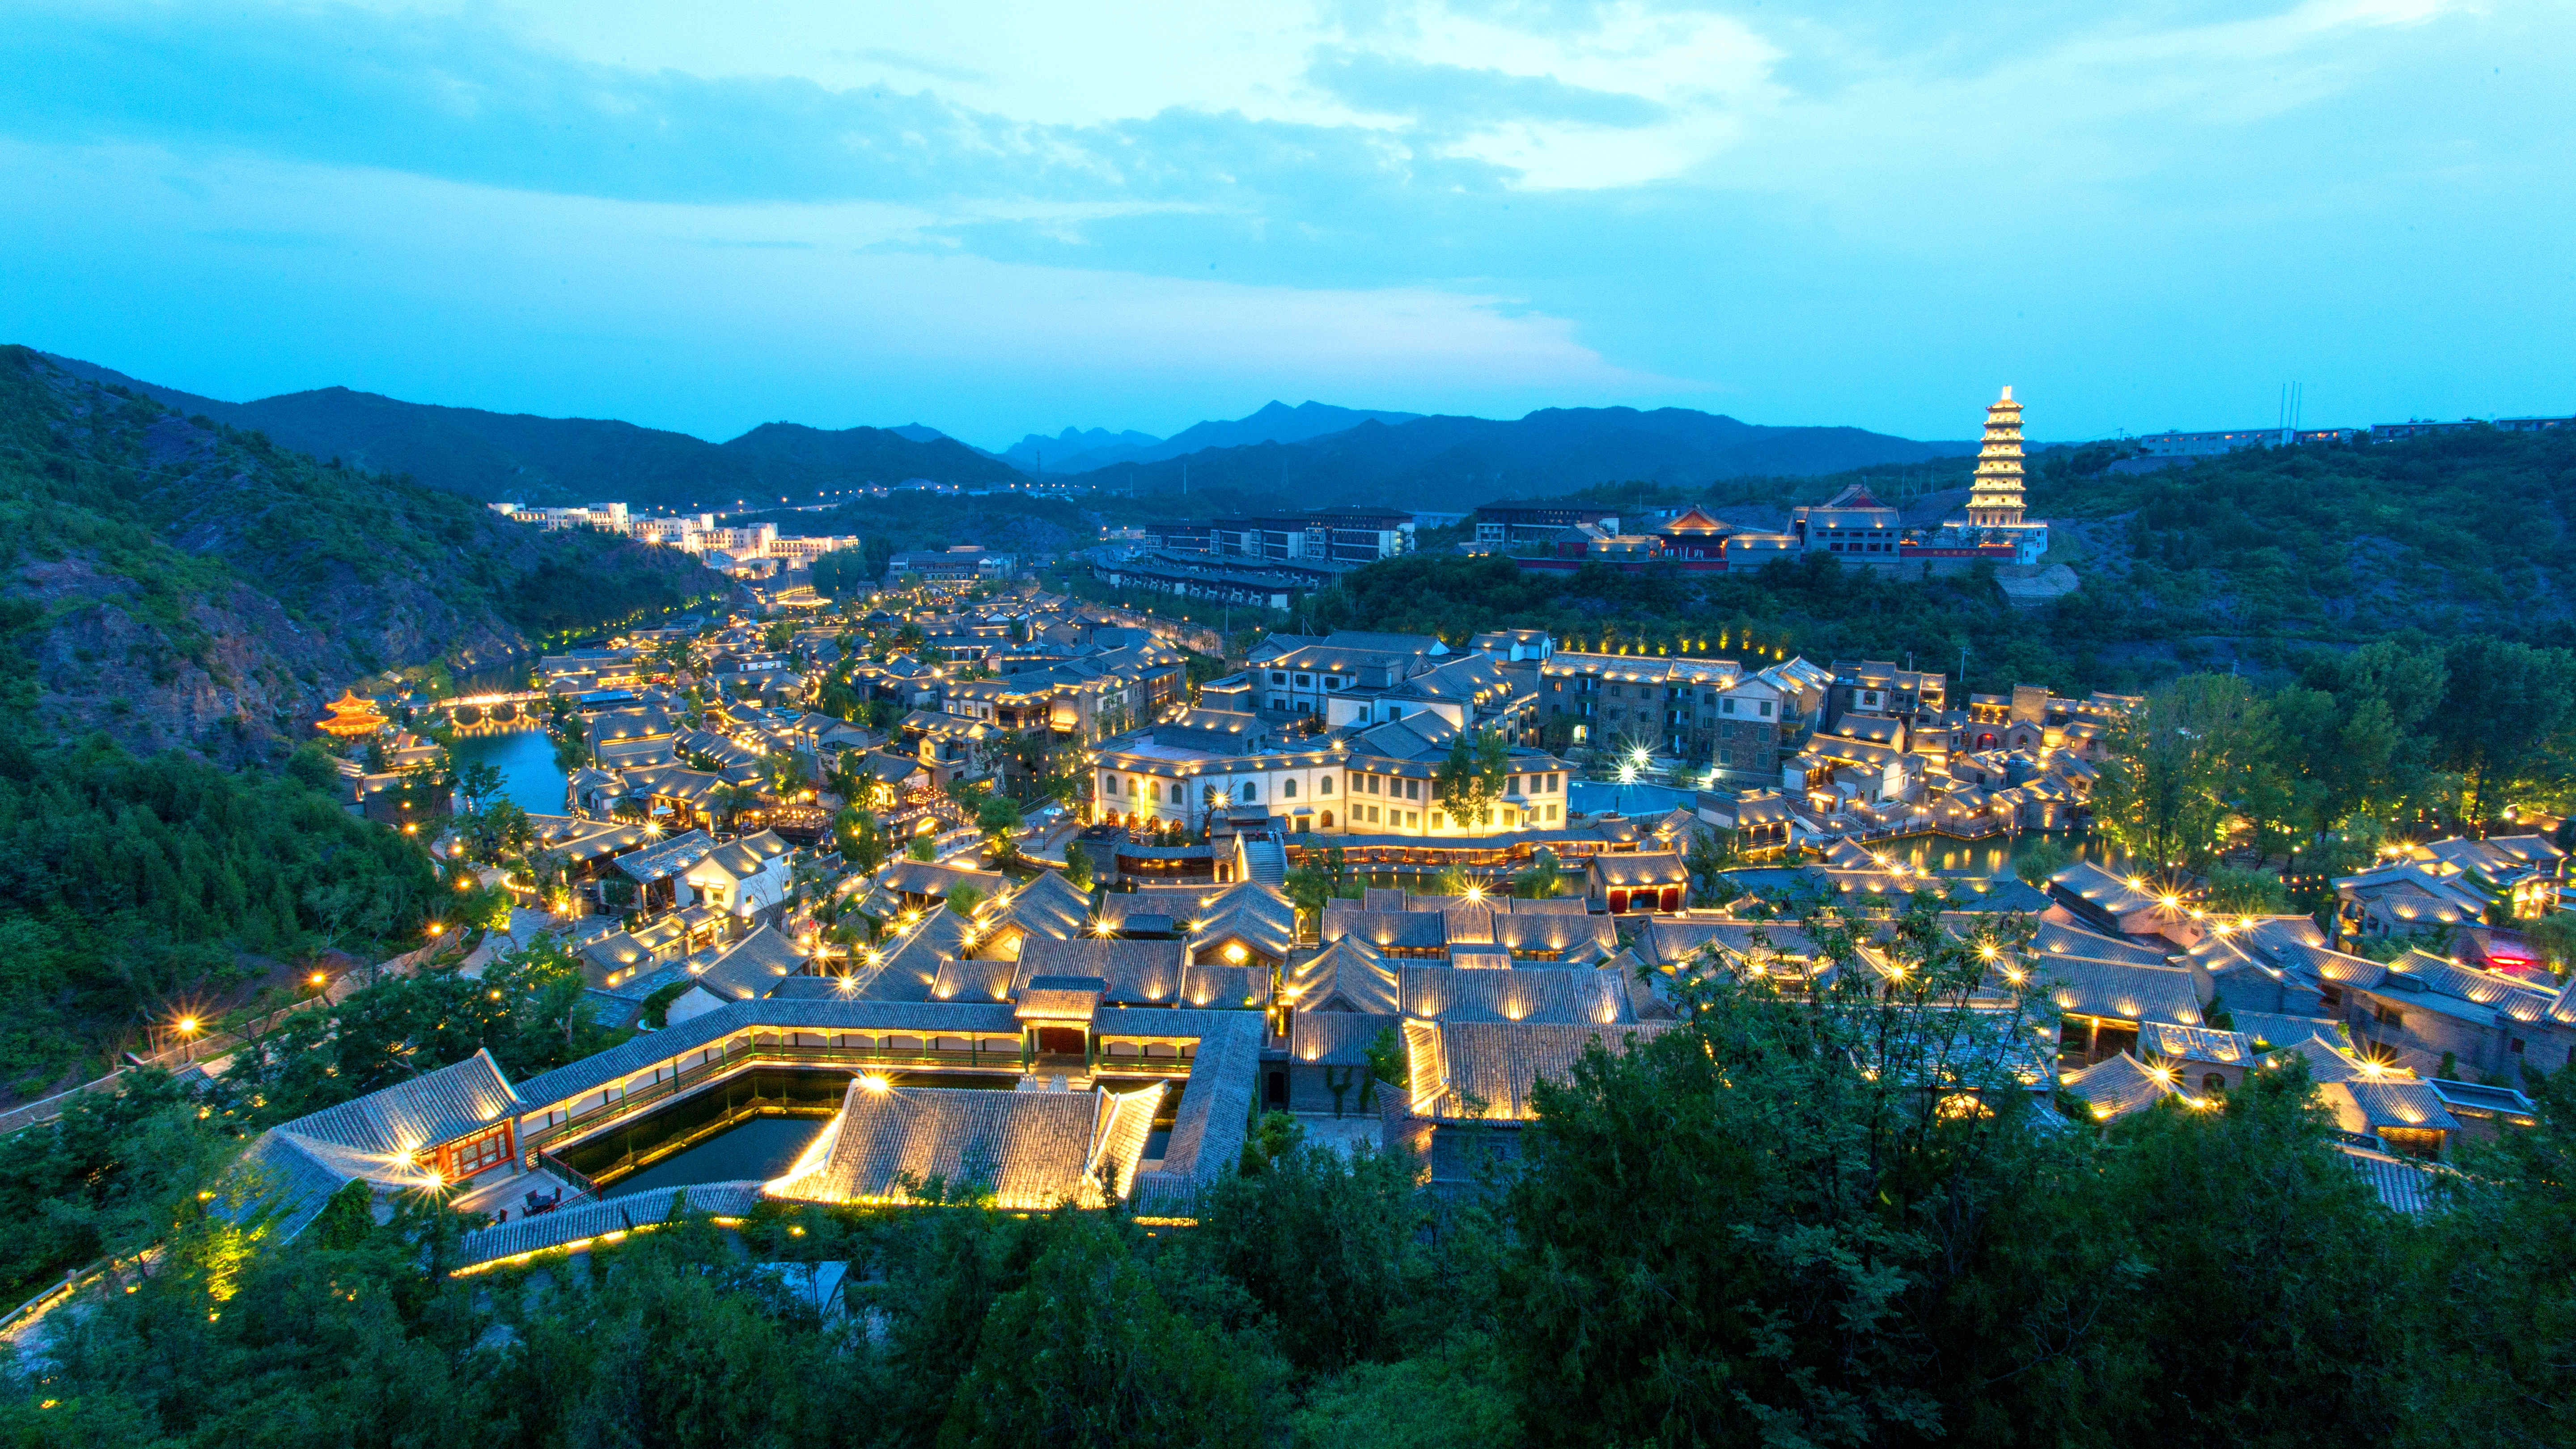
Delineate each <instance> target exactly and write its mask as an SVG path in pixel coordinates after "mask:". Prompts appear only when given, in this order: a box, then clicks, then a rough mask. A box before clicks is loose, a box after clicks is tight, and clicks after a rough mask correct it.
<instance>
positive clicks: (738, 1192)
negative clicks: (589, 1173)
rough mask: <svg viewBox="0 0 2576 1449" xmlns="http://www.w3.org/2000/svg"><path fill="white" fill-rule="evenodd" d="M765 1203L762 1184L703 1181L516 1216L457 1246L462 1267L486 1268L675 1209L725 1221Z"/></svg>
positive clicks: (667, 1216) (664, 1218)
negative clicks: (762, 1197)
mask: <svg viewBox="0 0 2576 1449" xmlns="http://www.w3.org/2000/svg"><path fill="white" fill-rule="evenodd" d="M759 1201H760V1184H759V1183H757V1182H701V1183H692V1184H691V1185H689V1186H688V1187H685V1188H681V1189H677V1190H673V1189H669V1188H654V1189H650V1190H648V1191H644V1192H631V1193H624V1194H620V1195H619V1196H616V1197H610V1198H604V1199H602V1200H600V1201H598V1202H591V1203H582V1204H579V1205H578V1206H573V1207H564V1208H558V1209H556V1210H555V1211H553V1212H550V1213H538V1214H537V1215H535V1216H533V1217H525V1216H522V1217H514V1218H512V1219H511V1220H510V1221H508V1222H506V1223H495V1224H493V1225H492V1226H490V1227H486V1228H476V1229H475V1230H473V1231H472V1232H469V1233H467V1234H465V1235H464V1236H463V1237H462V1238H460V1239H458V1241H457V1245H456V1246H457V1265H458V1266H459V1267H468V1268H470V1267H473V1266H475V1265H477V1264H480V1263H491V1262H497V1261H499V1260H501V1259H503V1258H515V1257H517V1256H519V1255H520V1254H522V1253H538V1252H543V1251H545V1250H546V1249H548V1248H560V1247H562V1246H564V1245H565V1244H567V1243H579V1242H585V1241H587V1240H589V1239H592V1238H597V1237H602V1236H605V1235H606V1234H609V1233H616V1232H627V1231H631V1230H633V1229H635V1228H640V1227H643V1226H645V1225H647V1224H652V1223H664V1222H669V1221H671V1220H672V1218H673V1216H674V1214H673V1212H672V1209H673V1208H674V1207H675V1206H676V1207H678V1208H679V1209H680V1213H679V1214H678V1215H679V1216H686V1215H688V1214H690V1213H706V1214H709V1215H711V1216H714V1217H720V1218H738V1217H741V1216H743V1215H745V1214H747V1213H749V1212H750V1211H751V1210H752V1208H753V1207H754V1206H755V1205H756V1204H758V1203H759Z"/></svg>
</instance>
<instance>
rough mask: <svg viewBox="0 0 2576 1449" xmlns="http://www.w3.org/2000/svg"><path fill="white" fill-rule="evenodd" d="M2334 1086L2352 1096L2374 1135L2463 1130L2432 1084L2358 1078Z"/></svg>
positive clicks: (2407, 1079) (2389, 1078)
mask: <svg viewBox="0 0 2576 1449" xmlns="http://www.w3.org/2000/svg"><path fill="white" fill-rule="evenodd" d="M2335 1085H2336V1086H2337V1087H2339V1088H2341V1089H2342V1090H2343V1091H2346V1092H2349V1093H2351V1094H2352V1100H2353V1103H2354V1105H2355V1106H2357V1107H2359V1108H2360V1109H2361V1115H2362V1119H2363V1120H2364V1121H2366V1122H2368V1123H2369V1124H2370V1126H2371V1129H2372V1130H2373V1131H2376V1130H2378V1129H2379V1128H2382V1127H2421V1128H2427V1129H2437V1130H2440V1131H2444V1132H2457V1131H2459V1130H2460V1119H2459V1118H2457V1117H2454V1116H2452V1115H2451V1109H2450V1108H2449V1107H2447V1106H2445V1105H2444V1104H2443V1102H2442V1096H2441V1094H2440V1093H2439V1092H2436V1091H2434V1090H2433V1087H2432V1084H2431V1083H2429V1082H2420V1081H2416V1080H2413V1079H2411V1078H2404V1077H2382V1078H2379V1079H2377V1080H2372V1079H2370V1078H2368V1077H2355V1078H2353V1079H2351V1080H2349V1081H2344V1082H2338V1083H2336V1084H2335Z"/></svg>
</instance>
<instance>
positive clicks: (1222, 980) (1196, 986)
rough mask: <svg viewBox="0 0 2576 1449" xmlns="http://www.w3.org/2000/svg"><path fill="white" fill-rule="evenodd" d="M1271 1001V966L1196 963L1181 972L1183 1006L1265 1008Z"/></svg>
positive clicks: (1219, 1008) (1181, 1001) (1213, 1008)
mask: <svg viewBox="0 0 2576 1449" xmlns="http://www.w3.org/2000/svg"><path fill="white" fill-rule="evenodd" d="M1269 1002H1270V970H1269V968H1268V967H1265V966H1223V965H1218V966H1210V965H1202V964H1196V963H1194V964H1192V965H1191V966H1189V967H1188V968H1187V969H1185V970H1183V971H1182V972H1181V1000H1180V1004H1181V1005H1184V1006H1195V1007H1203V1008H1206V1009H1209V1010H1225V1009H1228V1008H1233V1009H1241V1008H1245V1007H1261V1006H1266V1005H1268V1004H1269Z"/></svg>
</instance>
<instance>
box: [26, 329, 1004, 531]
mask: <svg viewBox="0 0 2576 1449" xmlns="http://www.w3.org/2000/svg"><path fill="white" fill-rule="evenodd" d="M49 360H50V361H52V362H54V363H55V364H56V365H57V366H59V367H61V368H62V369H63V370H65V371H67V372H70V373H72V374H74V375H76V376H80V377H83V378H86V379H89V380H91V381H94V382H102V383H107V384H111V385H115V386H121V387H125V388H127V389H128V390H130V391H133V392H138V393H142V394H144V395H146V396H149V397H152V398H154V399H157V400H158V401H160V402H163V403H165V404H167V405H169V406H170V407H172V408H174V409H176V410H178V411H179V412H181V413H185V414H188V415H191V416H202V417H208V418H212V419H214V420H215V421H217V422H220V423H227V424H230V425H232V426H233V427H236V428H243V429H254V430H257V431H259V432H262V433H265V434H266V435H267V436H269V437H271V438H273V439H275V440H276V441H278V442H279V443H282V444H284V445H286V446H287V447H290V448H295V449H298V450H300V451H303V452H307V453H311V454H312V455H313V456H315V457H317V458H330V459H336V460H339V461H341V462H345V463H348V464H349V465H351V466H352V467H358V468H367V469H372V470H374V471H377V472H383V473H402V474H408V475H410V476H411V477H412V478H414V479H417V480H418V481H420V482H422V483H425V484H428V485H429V486H431V487H433V488H438V489H443V490H445V491H447V492H450V493H461V494H463V495H465V496H466V497H468V498H476V499H481V500H483V501H485V502H492V503H499V502H513V503H540V504H544V503H550V504H577V503H591V502H596V501H599V500H602V499H615V500H621V501H624V502H627V503H632V504H634V505H636V506H638V507H654V508H722V507H727V506H730V505H732V504H734V503H736V502H737V501H738V500H740V501H749V502H757V501H759V499H760V498H761V496H762V495H763V494H767V495H768V496H770V497H773V498H774V497H776V496H778V495H779V494H781V493H790V492H792V493H799V494H805V493H811V492H812V491H814V490H815V489H818V488H846V487H853V486H857V485H860V484H866V483H896V482H901V481H902V480H904V479H906V478H932V479H936V480H938V481H940V482H943V483H990V482H1004V481H1008V480H1011V479H1016V478H1018V477H1019V476H1020V475H1019V470H1017V469H1015V468H1013V467H1012V466H1011V465H1009V464H1008V463H1004V462H1000V461H998V460H996V459H993V458H989V457H986V456H985V455H983V454H981V453H978V452H976V451H975V450H974V449H972V448H969V447H967V446H966V445H965V444H963V443H959V442H957V441H955V440H954V439H951V438H945V437H932V438H927V439H918V440H916V439H914V438H910V437H906V436H905V435H904V434H903V433H901V432H899V431H896V430H894V429H891V428H845V429H842V430H839V431H836V432H833V431H825V430H823V429H819V428H808V427H801V426H798V425H796V424H793V423H771V424H767V425H764V426H762V427H758V428H754V429H753V430H751V431H750V432H748V433H745V434H743V435H742V436H741V437H739V438H735V439H733V440H732V441H730V442H727V443H722V444H718V443H710V442H708V441H706V440H705V439H703V438H695V437H691V436H689V435H688V434H686V433H673V432H665V431H663V430H662V429H659V428H644V427H638V426H636V425H635V424H633V423H624V422H617V421H615V420H613V419H602V418H541V417H535V416H531V415H529V414H526V413H495V412H486V411H484V410H482V409H480V408H451V407H439V406H436V405H433V404H429V403H413V402H404V401H402V400H401V399H399V398H390V397H384V396H382V395H380V394H377V393H370V392H357V391H353V390H352V389H349V388H345V387H326V388H316V389H314V390H312V391H310V392H296V393H286V394H282V395H280V396H277V397H269V398H261V399H258V400H257V401H255V402H246V403H231V402H218V401H217V400H215V399H213V398H208V397H199V396H197V395H196V394H194V393H186V392H181V391H179V390H178V389H176V388H167V387H161V386H159V385H157V384H154V383H149V382H143V381H139V380H137V379H134V378H130V377H127V376H125V375H124V374H122V373H118V372H111V371H109V370H108V369H106V368H102V367H99V366H97V365H96V364H94V363H87V362H80V361H76V360H74V359H71V358H52V359H49Z"/></svg>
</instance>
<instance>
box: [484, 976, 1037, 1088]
mask: <svg viewBox="0 0 2576 1449" xmlns="http://www.w3.org/2000/svg"><path fill="white" fill-rule="evenodd" d="M754 1027H770V1028H774V1029H778V1030H785V1031H797V1030H803V1031H880V1032H885V1031H905V1032H922V1033H924V1034H946V1033H954V1034H957V1035H961V1036H963V1035H974V1034H976V1033H993V1034H997V1035H1003V1036H1009V1035H1015V1034H1016V1033H1017V1032H1018V1031H1019V1024H1018V1022H1017V1021H1016V1020H1014V1019H1013V1017H1012V1016H1011V1009H1010V1008H1009V1007H1008V1006H997V1005H990V1004H984V1005H961V1004H958V1003H955V1002H947V1001H927V1002H911V1001H868V1000H848V999H843V998H838V997H793V998H791V997H767V998H764V999H761V1000H758V1001H735V1002H728V1003H726V1004H725V1005H723V1006H719V1007H717V1008H716V1009H715V1010H713V1011H710V1012H707V1013H705V1014H704V1015H701V1016H693V1017H691V1018H689V1019H688V1020H687V1021H683V1022H678V1023H675V1024H673V1025H671V1026H669V1027H665V1028H664V1029H662V1030H660V1031H650V1032H646V1033H644V1034H643V1035H641V1036H637V1037H632V1038H629V1039H628V1040H626V1041H624V1042H621V1043H619V1044H618V1045H616V1046H613V1047H610V1048H609V1049H608V1050H606V1051H604V1052H597V1053H594V1054H593V1055H590V1056H586V1057H584V1058H582V1059H581V1060H580V1061H577V1062H573V1063H571V1064H569V1065H567V1066H560V1067H557V1068H555V1069H554V1070H553V1071H550V1072H541V1073H539V1074H537V1075H536V1076H533V1077H530V1078H529V1079H528V1080H526V1081H524V1082H521V1083H520V1084H519V1100H520V1101H521V1102H523V1103H525V1104H527V1106H528V1108H529V1109H531V1110H533V1109H535V1108H539V1107H546V1106H551V1105H553V1104H554V1103H557V1102H567V1101H571V1100H573V1099H574V1098H577V1097H581V1096H584V1095H587V1094H588V1093H590V1092H592V1091H595V1090H597V1089H598V1088H599V1087H600V1086H602V1085H604V1084H606V1083H609V1082H613V1081H616V1080H618V1079H619V1078H621V1077H626V1076H629V1075H632V1074H633V1073H635V1072H638V1071H642V1070H644V1069H646V1068H648V1067H651V1066H653V1065H654V1064H655V1063H657V1062H665V1061H669V1060H671V1059H673V1058H675V1057H681V1056H686V1055H688V1054H689V1053H690V1052H693V1051H696V1050H698V1049H699V1048H700V1047H703V1046H706V1045H707V1044H709V1043H710V1042H717V1041H722V1040H723V1039H724V1038H726V1037H728V1036H731V1035H733V1034H734V1033H735V1032H738V1031H744V1030H747V1029H750V1028H754Z"/></svg>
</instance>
